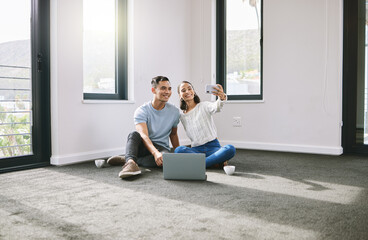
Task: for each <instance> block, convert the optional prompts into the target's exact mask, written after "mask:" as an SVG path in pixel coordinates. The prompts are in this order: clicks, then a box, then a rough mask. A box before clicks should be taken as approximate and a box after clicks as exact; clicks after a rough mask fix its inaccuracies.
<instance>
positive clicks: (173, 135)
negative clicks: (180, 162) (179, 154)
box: [170, 127, 180, 150]
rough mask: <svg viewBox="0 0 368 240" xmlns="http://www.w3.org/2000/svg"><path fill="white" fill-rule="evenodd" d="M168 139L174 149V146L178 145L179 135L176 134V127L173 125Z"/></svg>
mask: <svg viewBox="0 0 368 240" xmlns="http://www.w3.org/2000/svg"><path fill="white" fill-rule="evenodd" d="M170 141H171V144H172V146H173V148H174V150H175V148H177V147H179V145H180V144H179V136H178V128H177V127H173V128H172V129H171V133H170Z"/></svg>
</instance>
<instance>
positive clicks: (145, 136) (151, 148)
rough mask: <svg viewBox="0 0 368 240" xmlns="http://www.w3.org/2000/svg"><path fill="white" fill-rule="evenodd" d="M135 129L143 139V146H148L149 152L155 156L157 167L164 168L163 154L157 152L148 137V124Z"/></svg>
mask: <svg viewBox="0 0 368 240" xmlns="http://www.w3.org/2000/svg"><path fill="white" fill-rule="evenodd" d="M135 129H136V130H137V132H139V134H140V135H141V137H142V140H143V144H144V146H146V148H147V149H148V151H150V153H151V154H152V155H153V156H154V158H155V162H156V164H157V166H162V153H161V152H160V151H158V150H157V148H156V147H155V146H154V145H153V143H152V141H151V139H150V138H149V137H148V128H147V124H146V123H138V124H136V125H135Z"/></svg>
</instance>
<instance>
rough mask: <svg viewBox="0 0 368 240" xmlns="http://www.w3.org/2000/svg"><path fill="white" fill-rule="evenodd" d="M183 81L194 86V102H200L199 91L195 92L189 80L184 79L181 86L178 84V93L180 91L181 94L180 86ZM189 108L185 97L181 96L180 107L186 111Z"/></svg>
mask: <svg viewBox="0 0 368 240" xmlns="http://www.w3.org/2000/svg"><path fill="white" fill-rule="evenodd" d="M183 83H188V84H189V85H190V86H191V87H192V89H193V91H194V102H195V103H200V102H201V99H200V98H199V97H198V95H197V93H196V92H195V90H194V87H193V85H192V84H191V83H190V82H188V81H182V82H181V83H180V84H179V86H178V93H179V95H180V86H181V85H182V84H183ZM187 108H188V106H187V103H186V102H185V101H184V99H182V98H180V109H181V110H183V111H185V110H187Z"/></svg>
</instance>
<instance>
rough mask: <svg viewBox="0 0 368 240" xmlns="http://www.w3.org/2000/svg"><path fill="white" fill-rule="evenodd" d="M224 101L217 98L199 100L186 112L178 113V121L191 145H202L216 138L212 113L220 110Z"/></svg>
mask: <svg viewBox="0 0 368 240" xmlns="http://www.w3.org/2000/svg"><path fill="white" fill-rule="evenodd" d="M225 101H226V100H225ZM225 101H221V100H220V98H218V99H217V101H216V102H200V103H198V104H197V105H196V106H195V107H194V108H193V109H192V110H191V111H189V112H188V113H180V121H181V123H182V124H183V126H184V129H185V132H186V133H187V136H188V137H189V139H190V141H191V147H196V146H200V145H203V144H205V143H207V142H210V141H212V140H214V139H216V138H217V130H216V126H215V122H214V121H213V117H212V115H213V114H215V113H216V112H220V111H221V109H222V107H223V105H224V103H225Z"/></svg>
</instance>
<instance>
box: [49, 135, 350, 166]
mask: <svg viewBox="0 0 368 240" xmlns="http://www.w3.org/2000/svg"><path fill="white" fill-rule="evenodd" d="M220 143H221V145H227V144H232V145H233V146H234V147H235V148H237V149H249V150H264V151H277V152H296V153H312V154H323V155H341V154H342V153H343V149H342V147H323V146H312V145H295V144H275V143H259V142H241V141H230V140H229V141H228V140H220ZM188 144H190V140H189V139H181V140H180V145H188ZM124 153H125V147H124V148H115V149H107V150H101V151H91V152H81V153H75V154H66V155H53V156H52V157H51V162H50V164H52V165H56V166H61V165H68V164H74V163H80V162H85V161H91V160H93V159H98V158H107V157H110V156H113V155H121V154H124Z"/></svg>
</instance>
